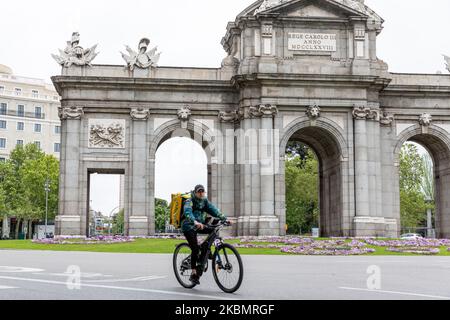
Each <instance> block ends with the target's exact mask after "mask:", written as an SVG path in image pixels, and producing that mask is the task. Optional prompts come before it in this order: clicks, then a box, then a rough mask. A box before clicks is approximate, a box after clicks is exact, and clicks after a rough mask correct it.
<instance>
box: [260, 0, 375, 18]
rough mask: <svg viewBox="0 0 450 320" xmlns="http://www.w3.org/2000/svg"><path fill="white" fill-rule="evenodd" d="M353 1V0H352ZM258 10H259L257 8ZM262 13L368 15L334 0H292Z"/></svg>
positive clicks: (298, 15) (324, 16)
mask: <svg viewBox="0 0 450 320" xmlns="http://www.w3.org/2000/svg"><path fill="white" fill-rule="evenodd" d="M352 1H353V0H352ZM257 11H258V10H257ZM255 12H256V11H255ZM259 13H261V14H274V13H277V14H279V15H280V16H287V17H317V18H347V17H349V16H354V17H357V16H359V17H363V18H367V17H368V16H367V15H366V14H365V13H363V12H361V11H359V10H355V9H353V8H350V7H348V6H347V5H344V4H343V3H340V2H337V1H332V0H291V1H286V2H281V3H279V4H276V5H275V6H273V7H271V8H269V9H267V10H264V11H260V12H259Z"/></svg>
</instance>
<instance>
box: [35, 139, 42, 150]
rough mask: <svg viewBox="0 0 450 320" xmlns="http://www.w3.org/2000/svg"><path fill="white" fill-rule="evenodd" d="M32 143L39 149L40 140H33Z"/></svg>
mask: <svg viewBox="0 0 450 320" xmlns="http://www.w3.org/2000/svg"><path fill="white" fill-rule="evenodd" d="M34 145H35V146H36V147H38V149H39V150H40V149H41V142H40V141H35V142H34Z"/></svg>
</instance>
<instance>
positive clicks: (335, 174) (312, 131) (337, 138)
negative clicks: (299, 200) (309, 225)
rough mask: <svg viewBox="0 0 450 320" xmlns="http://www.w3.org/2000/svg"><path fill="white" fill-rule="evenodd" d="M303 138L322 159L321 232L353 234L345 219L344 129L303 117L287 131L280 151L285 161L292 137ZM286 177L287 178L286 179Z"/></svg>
mask: <svg viewBox="0 0 450 320" xmlns="http://www.w3.org/2000/svg"><path fill="white" fill-rule="evenodd" d="M291 140H295V141H299V142H302V143H304V144H306V145H308V146H309V147H311V149H312V150H313V151H314V152H315V154H316V155H317V158H318V161H319V180H320V181H319V185H320V187H319V208H320V232H321V235H322V236H324V237H328V236H344V235H349V232H350V228H345V223H347V222H348V220H346V219H344V211H345V208H344V197H345V192H344V191H345V188H344V184H345V181H344V180H343V172H344V171H345V170H346V168H344V166H343V164H342V163H343V160H344V159H346V158H347V157H348V155H347V146H346V142H345V139H344V135H343V133H342V130H340V129H339V126H338V125H337V124H335V123H334V122H333V121H331V120H328V119H323V118H321V119H318V120H314V121H311V120H310V119H309V118H306V117H303V118H300V119H298V120H297V121H294V122H293V123H291V124H290V125H289V126H288V127H287V129H286V130H285V133H284V135H283V138H282V141H281V145H280V148H281V149H280V154H281V155H283V156H282V161H283V162H284V161H285V154H286V147H287V144H288V142H289V141H291ZM283 180H284V179H283Z"/></svg>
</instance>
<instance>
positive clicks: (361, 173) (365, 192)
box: [353, 107, 370, 217]
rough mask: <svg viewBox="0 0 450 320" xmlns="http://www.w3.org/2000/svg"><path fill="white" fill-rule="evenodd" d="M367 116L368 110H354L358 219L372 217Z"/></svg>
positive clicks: (361, 108) (359, 108) (362, 108)
mask: <svg viewBox="0 0 450 320" xmlns="http://www.w3.org/2000/svg"><path fill="white" fill-rule="evenodd" d="M367 116H368V108H365V107H356V108H355V109H354V110H353V117H354V119H355V120H354V125H355V189H356V191H355V193H356V194H355V197H356V217H368V216H370V205H369V201H370V200H369V172H368V171H369V164H368V148H367V144H368V141H367V122H366V120H367Z"/></svg>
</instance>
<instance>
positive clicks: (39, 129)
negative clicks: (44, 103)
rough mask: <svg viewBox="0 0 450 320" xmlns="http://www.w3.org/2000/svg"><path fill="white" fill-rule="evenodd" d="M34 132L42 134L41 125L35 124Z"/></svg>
mask: <svg viewBox="0 0 450 320" xmlns="http://www.w3.org/2000/svg"><path fill="white" fill-rule="evenodd" d="M34 132H38V133H40V132H42V125H41V124H39V123H35V124H34Z"/></svg>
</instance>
